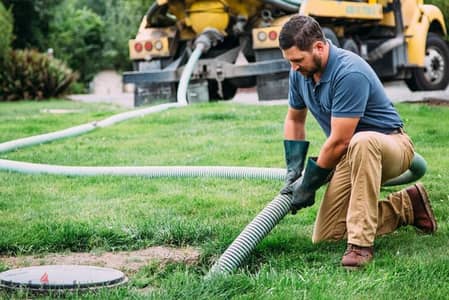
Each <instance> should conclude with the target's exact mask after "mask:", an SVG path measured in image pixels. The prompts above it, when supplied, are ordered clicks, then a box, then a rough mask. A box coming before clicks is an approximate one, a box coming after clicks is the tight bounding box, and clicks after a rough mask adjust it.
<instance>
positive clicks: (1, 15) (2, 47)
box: [0, 2, 13, 61]
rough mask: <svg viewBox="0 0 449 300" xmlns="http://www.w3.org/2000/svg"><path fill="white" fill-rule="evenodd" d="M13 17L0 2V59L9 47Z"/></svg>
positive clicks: (11, 37)
mask: <svg viewBox="0 0 449 300" xmlns="http://www.w3.org/2000/svg"><path fill="white" fill-rule="evenodd" d="M12 24H13V19H12V15H11V11H9V10H7V9H6V8H5V6H4V5H3V4H2V3H1V2H0V28H1V31H2V33H1V34H0V61H1V60H2V59H3V58H4V57H5V55H6V54H7V53H8V51H9V50H10V47H11V42H12V39H13V33H12V31H13V25H12Z"/></svg>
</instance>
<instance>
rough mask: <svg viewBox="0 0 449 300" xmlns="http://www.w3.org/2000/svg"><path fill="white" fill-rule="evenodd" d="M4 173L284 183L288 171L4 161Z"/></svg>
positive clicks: (2, 165) (0, 161) (253, 168)
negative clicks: (89, 165)
mask: <svg viewBox="0 0 449 300" xmlns="http://www.w3.org/2000/svg"><path fill="white" fill-rule="evenodd" d="M0 169H2V170H6V171H14V172H19V173H26V174H53V175H66V176H99V175H115V176H145V177H150V178H156V177H218V178H229V179H240V178H248V179H265V180H284V178H285V169H280V168H257V167H215V166H199V167H196V166H187V167H186V166H140V167H138V166H136V167H117V166H113V167H107V166H99V167H81V166H58V165H47V164H35V163H28V162H21V161H13V160H5V159H0Z"/></svg>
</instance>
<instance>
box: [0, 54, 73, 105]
mask: <svg viewBox="0 0 449 300" xmlns="http://www.w3.org/2000/svg"><path fill="white" fill-rule="evenodd" d="M76 79H77V74H76V73H74V72H73V71H72V70H71V69H69V68H68V67H67V66H66V65H65V64H64V63H63V62H61V61H60V60H58V59H55V58H52V57H49V56H47V55H46V54H42V53H39V52H37V51H35V50H15V51H11V52H10V53H9V54H8V55H7V59H6V60H5V62H4V64H3V68H2V69H1V70H0V100H1V101H13V100H21V99H35V100H40V99H46V98H51V97H57V96H60V95H62V94H63V93H64V92H65V91H66V90H67V88H68V87H69V86H70V85H71V84H72V83H73V82H74V81H75V80H76Z"/></svg>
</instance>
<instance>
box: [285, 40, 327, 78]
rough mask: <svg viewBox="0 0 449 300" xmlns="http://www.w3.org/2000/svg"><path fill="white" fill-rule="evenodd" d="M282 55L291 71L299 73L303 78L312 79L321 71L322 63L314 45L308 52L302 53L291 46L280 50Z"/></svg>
mask: <svg viewBox="0 0 449 300" xmlns="http://www.w3.org/2000/svg"><path fill="white" fill-rule="evenodd" d="M282 54H283V56H284V58H285V59H286V60H288V61H289V62H290V65H291V66H292V69H293V70H295V71H297V72H300V73H301V74H302V75H303V76H306V77H312V76H313V75H314V74H315V73H322V71H323V62H322V59H321V56H320V55H319V54H318V50H317V47H316V43H315V44H314V45H313V47H312V50H310V51H302V50H299V49H298V48H297V47H296V46H293V47H291V48H288V49H286V50H282Z"/></svg>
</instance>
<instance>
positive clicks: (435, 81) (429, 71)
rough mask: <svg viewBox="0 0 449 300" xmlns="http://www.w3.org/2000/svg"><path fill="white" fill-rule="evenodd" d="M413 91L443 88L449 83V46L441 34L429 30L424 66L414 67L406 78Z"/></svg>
mask: <svg viewBox="0 0 449 300" xmlns="http://www.w3.org/2000/svg"><path fill="white" fill-rule="evenodd" d="M405 83H406V84H407V86H408V87H409V89H410V90H412V91H431V90H443V89H445V88H446V87H447V86H448V84H449V46H448V45H447V44H446V42H445V41H444V40H443V39H442V38H441V36H439V35H437V34H435V33H432V32H429V34H428V35H427V43H426V56H425V59H424V68H414V69H413V70H412V76H411V77H410V78H408V79H406V80H405Z"/></svg>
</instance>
